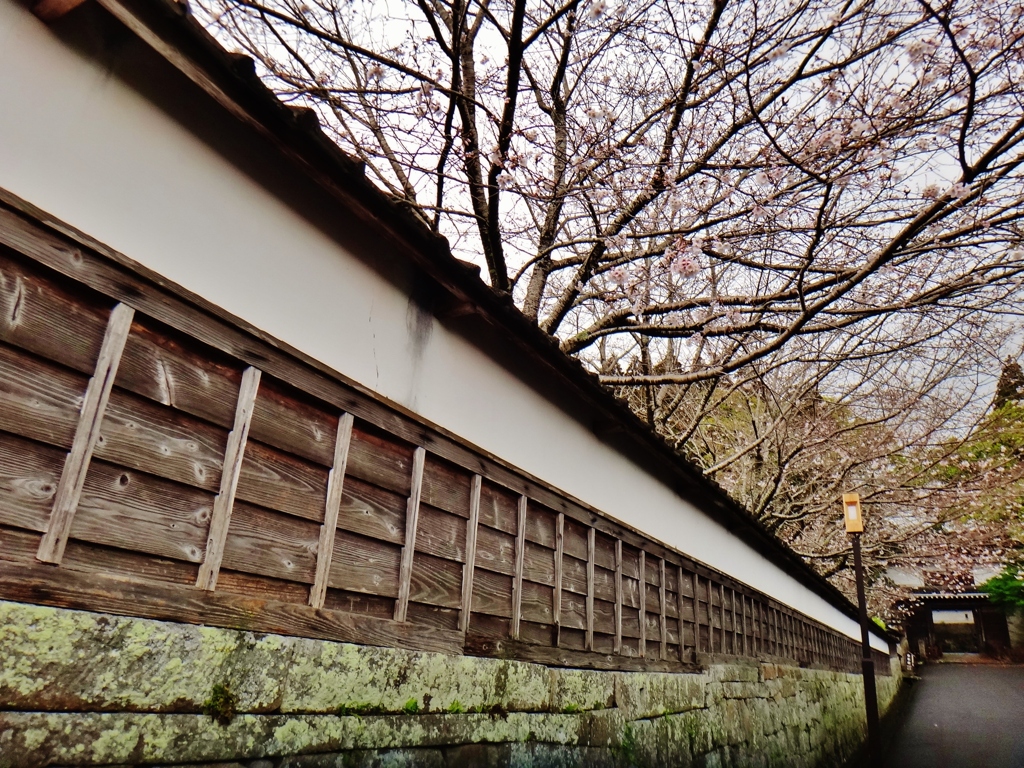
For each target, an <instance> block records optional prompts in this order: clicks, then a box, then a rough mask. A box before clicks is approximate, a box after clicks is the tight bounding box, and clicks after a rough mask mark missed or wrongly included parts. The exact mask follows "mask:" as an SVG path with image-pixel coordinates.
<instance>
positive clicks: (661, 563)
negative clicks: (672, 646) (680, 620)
mask: <svg viewBox="0 0 1024 768" xmlns="http://www.w3.org/2000/svg"><path fill="white" fill-rule="evenodd" d="M658 576H659V578H660V580H661V585H660V586H659V587H658V609H659V617H658V619H659V622H660V624H659V629H660V630H661V656H660V657H659V658H661V659H662V661H664V660H665V659H667V658H668V593H667V592H666V591H665V558H664V557H662V558H660V559H659V560H658Z"/></svg>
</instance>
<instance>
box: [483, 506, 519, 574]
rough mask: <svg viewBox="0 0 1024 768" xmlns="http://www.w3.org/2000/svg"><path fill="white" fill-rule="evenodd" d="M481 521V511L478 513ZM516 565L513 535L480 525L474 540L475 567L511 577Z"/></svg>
mask: <svg viewBox="0 0 1024 768" xmlns="http://www.w3.org/2000/svg"><path fill="white" fill-rule="evenodd" d="M480 515H481V521H482V519H483V510H482V509H481V512H480ZM515 564H516V539H515V535H511V536H510V535H509V534H507V533H503V532H501V531H498V530H495V529H494V528H492V527H491V526H489V525H481V526H480V530H479V531H477V538H476V567H477V569H481V568H484V569H486V570H488V571H493V572H494V573H502V574H505V575H506V576H511V575H512V574H513V573H514V572H515Z"/></svg>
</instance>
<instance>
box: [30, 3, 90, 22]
mask: <svg viewBox="0 0 1024 768" xmlns="http://www.w3.org/2000/svg"><path fill="white" fill-rule="evenodd" d="M85 1H86V0H39V1H38V2H36V3H33V5H32V13H34V14H35V15H36V16H38V17H39V18H40V19H42V20H43V21H45V22H46V23H47V24H49V23H50V22H53V21H56V20H57V19H59V18H60V17H61V16H64V15H66V14H68V13H70V12H71V11H73V10H75V8H77V7H78V6H80V5H82V4H83V3H85Z"/></svg>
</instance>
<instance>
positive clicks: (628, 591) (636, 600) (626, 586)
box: [622, 576, 640, 608]
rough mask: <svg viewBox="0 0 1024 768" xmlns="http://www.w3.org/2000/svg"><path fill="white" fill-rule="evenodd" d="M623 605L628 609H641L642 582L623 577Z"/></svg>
mask: <svg viewBox="0 0 1024 768" xmlns="http://www.w3.org/2000/svg"><path fill="white" fill-rule="evenodd" d="M622 604H623V605H624V606H626V607H628V608H639V607H640V582H639V581H637V580H636V579H631V578H628V577H626V576H623V577H622Z"/></svg>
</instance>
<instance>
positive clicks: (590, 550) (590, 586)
mask: <svg viewBox="0 0 1024 768" xmlns="http://www.w3.org/2000/svg"><path fill="white" fill-rule="evenodd" d="M596 537H597V531H595V530H594V529H593V528H590V529H588V530H587V637H586V650H588V651H592V650H594V549H595V547H596V541H597V539H596Z"/></svg>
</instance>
